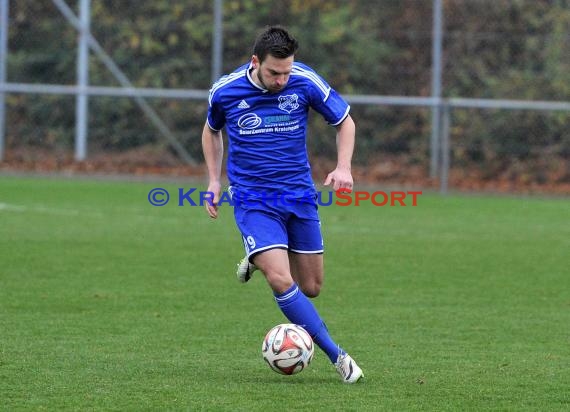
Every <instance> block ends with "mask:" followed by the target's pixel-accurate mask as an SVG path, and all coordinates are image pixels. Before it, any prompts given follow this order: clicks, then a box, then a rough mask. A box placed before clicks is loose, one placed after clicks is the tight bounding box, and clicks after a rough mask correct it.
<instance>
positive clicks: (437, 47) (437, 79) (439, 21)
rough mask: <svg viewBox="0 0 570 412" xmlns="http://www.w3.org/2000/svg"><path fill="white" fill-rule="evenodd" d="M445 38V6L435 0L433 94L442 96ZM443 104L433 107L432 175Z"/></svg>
mask: <svg viewBox="0 0 570 412" xmlns="http://www.w3.org/2000/svg"><path fill="white" fill-rule="evenodd" d="M442 39H443V7H442V3H441V0H433V38H432V77H431V95H432V97H433V98H435V99H439V98H441V66H442V62H441V59H442V57H441V49H442ZM440 119H441V105H440V104H437V105H435V106H433V107H432V112H431V141H430V177H432V178H433V177H436V176H437V171H438V164H439V137H440V126H441V123H440Z"/></svg>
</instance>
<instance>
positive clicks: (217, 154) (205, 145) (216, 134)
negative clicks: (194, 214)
mask: <svg viewBox="0 0 570 412" xmlns="http://www.w3.org/2000/svg"><path fill="white" fill-rule="evenodd" d="M202 151H203V152H204V160H205V161H206V167H207V168H208V192H211V193H213V194H214V199H213V202H212V204H210V203H209V202H205V206H206V211H207V212H208V215H210V217H211V218H213V219H215V218H217V217H218V201H219V199H220V194H221V190H222V184H221V182H220V180H221V175H222V161H223V157H224V141H223V139H222V131H221V130H218V131H216V130H212V129H211V128H210V126H208V123H206V124H205V125H204V130H203V131H202Z"/></svg>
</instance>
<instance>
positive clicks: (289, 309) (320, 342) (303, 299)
mask: <svg viewBox="0 0 570 412" xmlns="http://www.w3.org/2000/svg"><path fill="white" fill-rule="evenodd" d="M274 295H275V301H276V302H277V305H278V306H279V308H280V309H281V311H282V312H283V314H284V315H285V317H287V319H289V321H290V322H291V323H294V324H296V325H300V326H302V327H303V328H305V329H306V330H307V332H309V335H311V337H312V338H313V341H314V342H315V343H316V344H317V346H318V347H319V348H321V349H322V350H323V351H324V352H325V353H326V354H327V356H328V357H329V359H330V360H331V362H332V363H335V362H336V360H337V357H338V355H339V354H344V353H345V352H344V351H343V350H342V349H341V348H340V346H338V345H337V344H336V343H335V342H334V341H333V340H332V338H331V337H330V335H329V331H328V329H327V327H326V325H325V323H324V322H323V321H322V319H321V317H320V316H319V314H318V312H317V309H315V306H314V305H313V303H312V302H311V301H310V300H309V298H307V296H305V294H304V293H303V292H302V291H301V290H300V289H299V287H298V286H297V284H296V283H293V286H291V287H290V288H289V289H287V290H286V291H285V292H283V293H274Z"/></svg>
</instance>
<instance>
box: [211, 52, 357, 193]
mask: <svg viewBox="0 0 570 412" xmlns="http://www.w3.org/2000/svg"><path fill="white" fill-rule="evenodd" d="M310 108H313V109H314V110H315V111H317V112H318V113H320V114H321V115H322V116H323V118H324V119H325V120H326V121H327V122H328V123H329V124H331V125H333V126H336V125H339V124H340V123H342V121H343V120H344V119H345V118H346V117H347V116H348V112H349V110H350V106H349V105H348V103H347V102H346V101H345V100H344V99H342V98H341V97H340V95H339V94H338V93H337V92H336V91H335V90H334V89H332V88H331V87H330V86H329V85H328V84H327V83H326V82H325V81H324V80H323V79H322V78H321V77H320V76H319V75H318V74H317V73H316V72H315V71H314V70H312V69H311V68H310V67H308V66H306V65H304V64H302V63H299V62H294V63H293V68H292V71H291V75H290V77H289V81H288V83H287V85H286V86H285V88H284V89H282V90H280V91H279V92H277V93H269V92H268V91H267V90H265V89H263V88H262V87H260V86H258V85H257V84H256V83H255V82H254V81H253V79H252V78H251V64H247V65H244V66H242V67H240V68H239V69H237V70H236V71H234V72H233V73H231V74H229V75H227V76H223V77H222V78H221V79H220V80H218V81H217V82H216V83H215V84H214V85H213V86H212V89H211V90H210V96H209V107H208V119H207V122H208V126H209V127H210V128H211V129H212V130H216V131H218V130H221V129H222V128H223V127H224V126H225V128H226V133H227V135H228V141H229V149H228V164H227V173H228V179H229V181H230V185H231V186H232V188H233V189H235V190H238V191H245V192H263V193H274V192H283V191H286V192H292V193H299V194H301V193H303V194H307V193H314V191H315V188H314V184H313V180H312V176H311V169H310V166H309V160H308V156H307V147H306V134H307V120H308V116H309V109H310Z"/></svg>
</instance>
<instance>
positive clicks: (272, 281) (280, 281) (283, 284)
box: [264, 271, 293, 293]
mask: <svg viewBox="0 0 570 412" xmlns="http://www.w3.org/2000/svg"><path fill="white" fill-rule="evenodd" d="M264 274H265V278H266V279H267V283H269V287H270V288H271V289H272V290H273V291H274V292H276V293H283V292H285V291H286V290H287V289H289V288H290V287H291V286H292V285H293V279H292V278H291V275H286V274H283V273H278V272H271V271H268V272H267V273H264Z"/></svg>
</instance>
